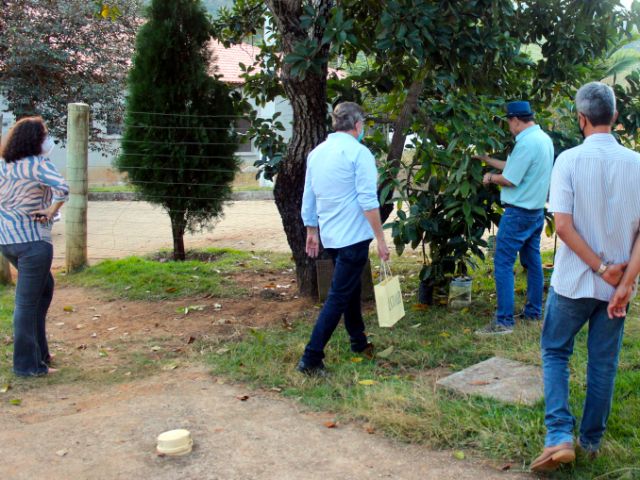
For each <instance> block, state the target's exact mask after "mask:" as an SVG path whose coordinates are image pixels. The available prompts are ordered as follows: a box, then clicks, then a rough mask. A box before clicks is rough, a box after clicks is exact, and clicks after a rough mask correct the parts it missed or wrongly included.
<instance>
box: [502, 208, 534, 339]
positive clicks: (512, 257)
mask: <svg viewBox="0 0 640 480" xmlns="http://www.w3.org/2000/svg"><path fill="white" fill-rule="evenodd" d="M543 227H544V211H543V210H525V209H524V208H518V207H508V208H506V209H505V211H504V214H503V215H502V218H501V219H500V227H499V228H498V237H497V239H496V253H495V255H494V258H493V264H494V272H495V281H496V293H497V295H498V310H497V312H496V323H497V324H499V325H503V326H505V327H512V326H513V325H514V323H515V322H514V320H513V309H514V303H515V301H514V292H513V289H514V279H513V265H514V264H515V263H516V255H518V252H519V253H520V262H521V263H522V265H523V266H524V267H525V268H526V269H527V303H526V305H525V307H524V314H525V316H526V317H530V318H540V315H541V314H542V289H543V285H544V278H543V275H542V259H541V258H540V234H541V233H542V228H543Z"/></svg>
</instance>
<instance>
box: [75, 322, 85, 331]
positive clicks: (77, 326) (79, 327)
mask: <svg viewBox="0 0 640 480" xmlns="http://www.w3.org/2000/svg"><path fill="white" fill-rule="evenodd" d="M82 327H84V325H82V324H81V323H79V324H78V325H76V330H80V329H81V328H82Z"/></svg>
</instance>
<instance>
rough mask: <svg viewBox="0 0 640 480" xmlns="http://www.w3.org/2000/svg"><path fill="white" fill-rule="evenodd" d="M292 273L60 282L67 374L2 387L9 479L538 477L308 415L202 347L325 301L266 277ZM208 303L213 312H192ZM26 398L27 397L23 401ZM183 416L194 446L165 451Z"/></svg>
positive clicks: (58, 331)
mask: <svg viewBox="0 0 640 480" xmlns="http://www.w3.org/2000/svg"><path fill="white" fill-rule="evenodd" d="M290 275H291V273H290V272H270V273H266V274H265V277H264V278H263V277H259V276H258V277H257V278H256V276H255V275H253V276H246V277H243V276H237V277H234V281H235V282H236V283H238V284H241V285H243V286H244V287H245V288H247V290H248V291H256V293H254V294H251V300H250V301H246V300H247V299H228V298H227V299H220V298H209V297H201V298H192V299H180V300H171V301H163V302H142V301H139V302H132V301H125V300H121V299H115V300H114V299H110V298H109V297H108V296H105V294H103V293H101V292H99V291H96V290H86V289H83V288H79V287H71V286H60V288H58V290H57V291H56V295H55V297H54V302H53V304H52V306H51V309H50V315H49V320H48V324H49V333H50V337H51V339H50V346H51V349H52V351H53V352H54V353H56V364H57V366H59V367H60V369H61V370H60V373H58V374H57V375H60V376H61V377H59V380H58V383H57V384H55V383H54V384H51V385H47V384H46V382H47V380H39V379H35V380H30V381H24V380H21V381H15V384H14V385H13V388H12V389H11V390H9V392H7V393H4V394H0V459H1V460H0V479H3V480H4V479H7V480H14V479H15V480H19V479H32V478H37V477H40V476H42V473H43V472H46V477H47V479H49V480H58V479H59V480H68V479H74V480H75V479H85V478H92V479H98V480H99V479H105V480H107V479H109V480H111V479H132V478H140V479H167V480H174V479H175V480H177V479H198V480H201V479H216V480H236V479H237V480H249V479H251V480H263V479H264V480H267V479H291V480H294V479H295V480H297V479H301V478H305V479H310V480H314V479H318V480H341V479H344V480H351V479H379V478H391V479H407V480H413V479H415V480H418V479H420V480H424V479H434V480H435V479H438V480H448V479H452V480H453V479H455V480H463V479H472V480H479V479H516V478H530V477H529V476H528V475H525V474H520V475H518V474H513V473H503V472H500V471H498V470H497V469H496V468H492V467H490V466H488V465H483V464H481V463H480V462H479V461H473V460H462V461H461V460H456V459H455V458H454V457H453V455H452V452H434V451H431V450H429V449H427V448H425V447H420V446H410V445H404V444H400V443H397V442H393V441H390V440H388V439H385V438H384V437H383V436H382V435H380V434H377V433H374V434H369V433H367V432H366V431H365V430H364V428H363V427H362V426H361V425H359V424H357V423H352V424H340V425H339V426H338V428H332V429H329V428H327V427H325V425H324V422H326V421H328V420H333V419H334V417H333V416H332V415H331V414H328V413H325V414H319V413H304V412H303V411H301V410H302V407H301V406H300V404H298V403H296V402H295V401H292V400H287V399H285V398H283V397H281V396H280V395H279V394H278V393H275V392H271V391H266V392H265V391H250V390H248V389H247V387H245V386H242V385H229V384H228V383H225V380H224V379H220V378H213V377H212V376H211V375H210V374H209V373H208V372H207V371H206V370H205V369H204V367H202V366H201V365H202V363H201V360H200V359H201V358H202V357H201V354H202V353H206V352H207V351H216V349H217V348H219V347H218V345H219V342H221V341H227V340H229V339H233V338H236V337H237V336H239V335H242V334H243V333H244V332H245V331H246V329H247V328H249V327H252V328H260V327H263V326H266V325H284V326H286V322H287V321H288V318H289V316H292V315H293V316H296V317H297V318H300V317H301V316H307V317H308V318H309V321H310V322H311V321H312V320H313V316H314V315H315V314H314V313H313V312H314V305H313V304H312V303H310V302H308V301H306V300H302V299H299V298H296V296H295V295H294V294H293V292H292V293H290V294H285V295H284V296H283V295H276V296H265V295H262V294H261V293H260V292H259V289H258V290H256V289H254V288H253V287H257V286H261V285H263V284H264V283H265V280H267V281H273V282H276V283H277V282H281V283H283V282H284V281H285V280H287V278H288V277H290ZM254 283H255V284H256V285H254ZM260 288H261V287H260ZM196 303H197V304H198V305H200V306H201V307H202V309H201V310H197V311H193V312H190V313H188V314H187V315H185V314H184V313H180V312H179V311H180V307H181V306H184V305H191V304H196ZM216 304H218V305H216ZM219 305H222V308H221V309H220V308H219ZM310 312H311V313H310ZM52 380H53V379H52ZM240 395H249V399H248V400H247V401H240V400H239V399H238V398H237V397H238V396H240ZM15 398H19V399H20V400H21V404H20V405H17V406H16V405H12V404H11V403H10V399H15ZM174 428H187V429H189V430H190V431H191V432H192V435H193V437H194V440H195V449H194V451H193V453H192V454H191V455H189V456H187V457H183V458H168V457H165V458H161V457H158V456H157V455H156V454H155V452H154V447H155V438H156V436H157V435H158V434H159V433H161V432H163V431H165V430H169V429H174Z"/></svg>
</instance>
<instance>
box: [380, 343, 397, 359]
mask: <svg viewBox="0 0 640 480" xmlns="http://www.w3.org/2000/svg"><path fill="white" fill-rule="evenodd" d="M393 350H394V348H393V345H392V346H390V347H389V348H385V349H384V350H382V351H381V352H378V353H376V357H378V358H389V356H390V355H391V354H392V353H393Z"/></svg>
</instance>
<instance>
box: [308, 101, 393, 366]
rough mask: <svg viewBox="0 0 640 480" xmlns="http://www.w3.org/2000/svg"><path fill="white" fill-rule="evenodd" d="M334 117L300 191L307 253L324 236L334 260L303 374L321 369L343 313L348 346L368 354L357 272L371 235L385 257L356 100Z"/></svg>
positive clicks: (373, 181) (336, 111)
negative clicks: (329, 342)
mask: <svg viewBox="0 0 640 480" xmlns="http://www.w3.org/2000/svg"><path fill="white" fill-rule="evenodd" d="M332 120H333V129H334V130H335V133H332V134H330V135H329V137H328V138H327V139H326V140H325V141H324V142H322V143H321V144H320V145H318V146H317V147H316V148H315V149H313V151H312V152H311V153H309V156H308V158H307V175H306V179H305V186H304V194H303V197H302V212H301V213H302V220H303V222H304V225H305V226H306V227H307V245H306V251H307V255H309V256H310V257H312V258H315V257H317V256H318V251H319V247H320V237H322V244H323V246H324V248H325V250H326V251H327V252H328V253H329V255H331V257H332V259H333V261H334V264H335V268H334V271H333V278H332V280H331V288H330V289H329V294H328V296H327V300H326V301H325V304H324V306H323V308H322V310H321V312H320V315H319V316H318V320H317V321H316V325H315V327H314V328H313V332H312V333H311V339H310V340H309V343H308V344H307V346H306V348H305V351H304V355H303V356H302V359H301V360H300V362H299V363H298V366H297V369H298V371H300V372H302V373H304V374H307V375H324V373H325V370H324V363H323V361H322V360H323V358H324V348H325V346H326V344H327V342H328V341H329V339H330V338H331V335H332V334H333V331H334V330H335V328H336V326H337V325H338V322H339V321H340V317H341V316H342V315H343V314H344V323H345V327H346V329H347V332H348V333H349V337H350V339H351V349H352V350H353V351H354V352H359V353H363V354H365V355H366V356H372V354H373V346H372V345H371V344H370V343H369V342H368V340H367V337H366V335H365V333H364V322H363V320H362V311H361V305H360V290H361V282H360V278H361V276H362V270H363V269H364V266H365V264H366V262H367V258H368V256H369V244H370V243H371V240H372V239H373V237H374V236H375V238H376V243H377V247H378V255H379V256H380V258H381V259H382V260H388V259H389V249H388V248H387V244H386V242H385V240H384V235H383V231H382V223H381V221H380V212H379V206H380V205H379V203H378V197H377V193H376V191H377V188H376V187H377V177H378V172H377V169H376V163H375V159H374V158H373V155H372V154H371V152H370V151H369V150H368V149H367V148H366V147H365V146H364V145H362V144H361V143H360V141H361V140H362V138H363V137H364V112H363V111H362V109H361V108H360V106H359V105H357V104H355V103H352V102H344V103H341V104H339V105H338V106H337V107H336V108H335V109H334V111H333V114H332Z"/></svg>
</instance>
